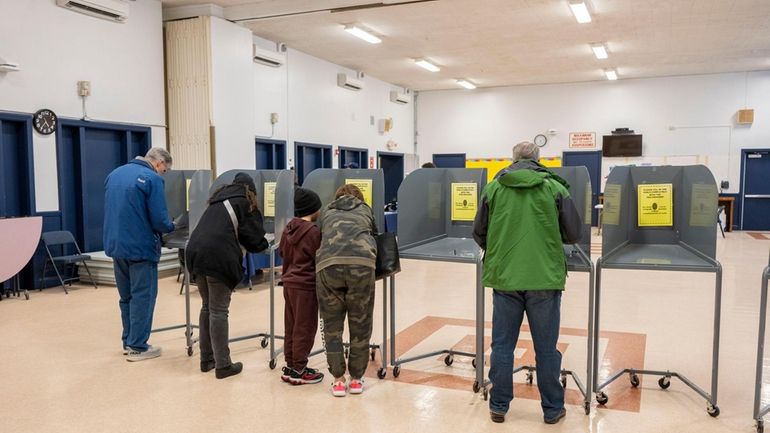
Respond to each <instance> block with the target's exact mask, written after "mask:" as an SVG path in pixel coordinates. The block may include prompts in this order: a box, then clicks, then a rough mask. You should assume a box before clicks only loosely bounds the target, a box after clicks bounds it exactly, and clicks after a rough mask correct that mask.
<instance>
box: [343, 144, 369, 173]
mask: <svg viewBox="0 0 770 433" xmlns="http://www.w3.org/2000/svg"><path fill="white" fill-rule="evenodd" d="M337 149H338V150H339V155H337V168H343V167H342V164H340V163H341V162H342V152H344V151H346V150H350V151H353V152H360V153H363V154H364V163H365V164H364V166H363V167H362V166H361V164H359V167H358V168H369V149H365V148H363V147H347V146H337Z"/></svg>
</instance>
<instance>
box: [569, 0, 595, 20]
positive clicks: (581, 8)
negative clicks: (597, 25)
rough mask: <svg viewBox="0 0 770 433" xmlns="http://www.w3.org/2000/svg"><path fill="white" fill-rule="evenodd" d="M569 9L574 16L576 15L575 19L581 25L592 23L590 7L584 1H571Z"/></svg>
mask: <svg viewBox="0 0 770 433" xmlns="http://www.w3.org/2000/svg"><path fill="white" fill-rule="evenodd" d="M569 8H570V9H572V14H573V15H575V19H576V20H577V22H578V23H580V24H585V23H590V22H591V14H590V13H589V12H588V5H587V4H586V2H585V1H583V0H570V2H569Z"/></svg>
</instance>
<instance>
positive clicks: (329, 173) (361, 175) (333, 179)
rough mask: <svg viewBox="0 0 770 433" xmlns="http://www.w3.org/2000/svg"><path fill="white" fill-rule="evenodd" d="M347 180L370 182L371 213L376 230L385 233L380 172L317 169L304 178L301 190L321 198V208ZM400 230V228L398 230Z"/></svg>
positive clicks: (383, 189)
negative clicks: (313, 193)
mask: <svg viewBox="0 0 770 433" xmlns="http://www.w3.org/2000/svg"><path fill="white" fill-rule="evenodd" d="M347 179H366V180H371V181H372V212H374V221H375V222H376V223H377V230H378V231H380V232H383V231H385V177H384V175H383V173H382V170H380V169H378V170H367V169H347V168H344V169H338V168H317V169H315V170H313V171H311V172H310V174H308V175H307V176H305V182H304V183H303V184H302V187H303V188H307V189H309V190H311V191H314V192H315V193H316V194H318V196H319V197H321V203H322V205H323V208H326V206H327V205H328V204H329V203H331V202H333V201H334V193H335V192H337V188H339V187H341V186H342V185H345V183H346V180H347ZM399 230H400V228H399Z"/></svg>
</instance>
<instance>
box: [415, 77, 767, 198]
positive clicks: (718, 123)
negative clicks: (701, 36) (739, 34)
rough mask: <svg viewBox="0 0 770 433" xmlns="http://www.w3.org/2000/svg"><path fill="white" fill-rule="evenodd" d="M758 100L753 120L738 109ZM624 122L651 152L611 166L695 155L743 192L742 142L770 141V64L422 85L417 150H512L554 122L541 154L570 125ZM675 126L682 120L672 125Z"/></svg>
mask: <svg viewBox="0 0 770 433" xmlns="http://www.w3.org/2000/svg"><path fill="white" fill-rule="evenodd" d="M744 107H748V108H754V109H755V112H754V113H755V117H754V124H753V125H751V126H750V127H747V126H738V125H736V124H735V119H734V117H735V113H736V112H737V110H738V109H741V108H744ZM617 127H629V128H631V129H633V130H635V131H636V132H637V133H641V134H643V135H644V138H643V140H644V143H643V155H644V156H643V157H641V158H604V160H603V162H602V168H603V171H604V173H603V176H604V175H606V174H607V172H608V171H609V168H610V167H611V166H614V165H621V164H639V163H645V162H649V163H654V164H661V163H668V164H677V163H683V162H693V163H695V162H697V163H701V164H706V165H707V166H708V167H709V168H711V170H712V172H713V173H714V177H715V178H716V180H717V182H719V181H720V180H729V181H730V189H729V190H727V191H726V192H737V191H738V189H739V175H740V149H742V148H760V147H766V148H770V71H760V72H749V73H731V74H716V75H697V76H682V77H666V78H651V79H636V80H632V79H628V80H618V81H615V82H609V81H606V82H592V83H580V84H556V85H540V86H521V87H500V88H491V89H477V90H474V91H466V90H447V91H430V92H421V93H420V94H419V97H418V103H417V132H418V134H419V139H418V143H417V151H418V154H419V155H420V158H421V160H423V161H427V160H430V159H431V155H432V154H433V153H466V154H467V156H468V158H490V157H510V153H511V147H512V146H513V145H514V144H515V143H517V142H519V141H522V140H532V139H533V138H534V136H535V135H536V134H539V133H545V132H546V131H547V130H549V129H556V130H557V131H558V133H557V134H556V135H554V136H549V141H548V144H547V145H546V146H545V147H544V148H543V149H542V150H541V155H542V156H561V152H562V151H564V150H570V149H568V140H569V133H570V132H584V131H585V132H596V135H597V142H598V143H597V149H596V150H599V149H601V136H602V135H606V134H609V133H610V131H612V130H613V129H615V128H617ZM671 127H674V129H671Z"/></svg>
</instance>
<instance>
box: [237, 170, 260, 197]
mask: <svg viewBox="0 0 770 433" xmlns="http://www.w3.org/2000/svg"><path fill="white" fill-rule="evenodd" d="M236 183H237V184H241V185H246V186H247V187H248V188H249V189H250V190H251V192H252V193H254V194H256V193H257V186H256V185H254V179H252V178H251V176H249V175H248V174H246V173H244V172H240V173H238V174H236V175H235V179H233V184H236Z"/></svg>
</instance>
